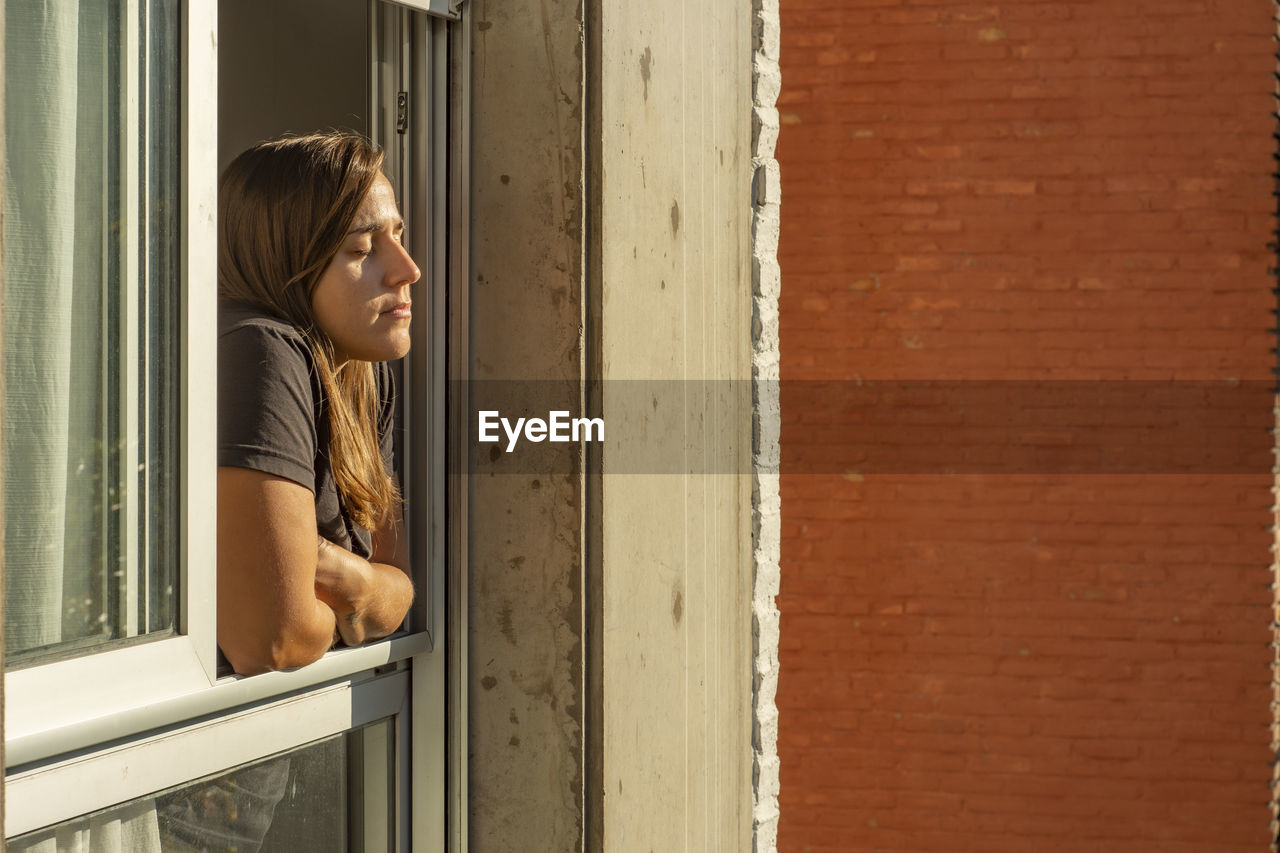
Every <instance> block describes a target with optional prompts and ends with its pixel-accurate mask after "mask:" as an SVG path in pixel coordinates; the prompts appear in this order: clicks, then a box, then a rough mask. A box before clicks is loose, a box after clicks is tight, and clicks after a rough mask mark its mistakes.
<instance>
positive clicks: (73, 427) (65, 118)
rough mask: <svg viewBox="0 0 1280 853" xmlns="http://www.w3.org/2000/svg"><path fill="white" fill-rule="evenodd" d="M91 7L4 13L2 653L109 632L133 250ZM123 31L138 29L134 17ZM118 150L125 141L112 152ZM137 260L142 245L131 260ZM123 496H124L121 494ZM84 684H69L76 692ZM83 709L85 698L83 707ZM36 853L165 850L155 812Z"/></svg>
mask: <svg viewBox="0 0 1280 853" xmlns="http://www.w3.org/2000/svg"><path fill="white" fill-rule="evenodd" d="M115 5H116V4H111V3H104V2H99V0H87V2H85V3H84V4H83V5H81V4H80V3H79V2H78V0H7V2H6V3H5V12H4V14H5V44H4V63H5V112H6V121H5V138H4V156H5V175H6V181H5V199H4V204H5V221H4V246H5V299H4V317H3V322H4V370H5V400H4V407H5V408H4V423H5V429H4V438H5V448H4V452H5V478H4V508H5V513H4V516H5V518H4V521H5V574H6V578H5V581H6V582H5V602H4V605H5V646H6V649H7V653H8V655H9V657H10V659H11V660H13V659H15V658H16V659H17V660H18V661H21V659H22V657H23V652H24V651H29V650H33V649H38V648H40V647H44V646H50V645H54V644H58V643H65V642H68V641H72V640H77V639H81V638H88V637H94V636H102V635H107V636H109V635H110V634H111V633H112V626H111V625H109V624H106V623H108V621H109V617H108V609H107V605H108V602H107V596H106V592H105V590H106V584H107V583H108V581H109V579H110V577H111V576H112V572H113V571H114V570H115V567H109V566H108V565H107V561H106V559H105V556H104V554H105V545H106V537H107V534H106V529H107V523H108V519H109V518H110V517H111V508H110V506H109V505H108V502H109V500H110V499H111V496H112V495H113V494H114V493H115V492H113V490H112V489H111V488H110V487H109V486H108V485H107V476H108V470H107V464H106V460H107V458H108V453H109V452H110V448H109V446H108V444H109V442H110V440H111V435H110V433H109V431H108V430H107V428H106V415H107V403H106V400H107V393H108V382H109V381H110V377H112V376H113V375H116V374H118V373H119V370H120V365H119V364H118V363H117V364H115V365H113V364H112V361H113V359H116V360H118V358H119V353H118V352H112V351H111V349H110V347H109V346H108V343H109V337H110V336H109V335H107V334H106V329H107V317H106V315H105V314H104V307H105V306H106V305H107V304H108V303H107V300H108V299H110V298H111V294H112V286H113V280H112V276H113V270H118V268H119V263H120V256H121V254H122V252H123V251H128V250H131V249H130V248H129V247H124V246H123V244H122V242H121V239H120V231H121V217H122V216H123V215H128V214H132V212H126V211H124V210H123V209H122V208H121V207H120V206H119V205H118V203H117V202H116V200H115V199H116V198H117V197H118V195H119V193H118V189H117V188H118V186H119V184H120V182H121V176H120V175H119V174H118V172H117V171H113V170H118V166H117V165H116V164H112V163H110V158H111V151H112V149H113V147H118V137H119V133H120V122H119V117H118V103H119V101H120V99H119V98H118V96H117V95H116V94H114V93H113V90H112V87H113V86H114V87H116V88H117V89H118V87H119V86H120V80H119V76H118V75H117V74H113V68H114V67H118V65H119V56H120V50H121V46H120V44H119V43H118V39H114V41H115V43H113V36H112V27H111V21H110V19H109V18H108V15H109V14H111V13H112V7H113V6H115ZM124 23H125V25H126V26H128V25H130V22H124ZM113 140H114V142H113ZM132 250H133V251H136V248H133V249H132ZM117 491H118V490H117ZM73 689H74V685H68V690H69V692H70V691H71V690H73ZM72 701H85V699H84V698H83V697H75V698H73V699H72ZM9 849H11V850H15V851H31V853H159V851H160V843H159V835H158V830H157V820H156V810H155V805H154V801H151V800H146V801H142V802H137V803H132V804H130V805H128V806H124V807H121V808H117V809H113V810H111V811H109V812H106V813H103V814H100V815H96V816H93V817H89V818H84V819H83V820H78V821H74V822H72V823H70V824H66V825H63V826H60V827H58V828H57V829H50V830H48V831H46V832H42V833H38V834H36V835H35V836H34V837H28V838H27V839H25V840H24V841H21V842H16V843H11V844H10V848H9Z"/></svg>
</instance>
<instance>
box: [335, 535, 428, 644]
mask: <svg viewBox="0 0 1280 853" xmlns="http://www.w3.org/2000/svg"><path fill="white" fill-rule="evenodd" d="M315 590H316V597H317V598H319V599H320V600H321V601H323V602H324V603H325V604H327V605H329V606H330V607H331V608H333V612H334V613H335V614H337V619H338V622H337V624H338V632H339V633H340V634H341V635H342V641H343V642H344V643H346V644H347V645H349V646H354V645H358V644H359V643H364V642H367V641H369V640H376V639H378V638H379V637H385V636H386V635H388V634H390V633H391V632H392V631H394V630H395V629H396V628H398V627H400V623H401V622H403V621H404V615H405V613H407V612H408V611H409V605H410V604H411V603H412V602H413V581H412V580H410V578H409V551H408V547H407V543H406V542H405V537H404V530H403V529H402V524H401V522H400V513H399V512H398V511H393V512H391V513H389V514H388V515H387V516H384V517H383V519H382V521H381V522H380V523H379V524H378V526H377V527H376V528H375V529H374V530H373V555H372V558H371V559H369V560H365V559H362V558H361V557H358V556H356V555H355V554H352V553H351V552H350V551H348V550H347V549H345V548H343V547H342V546H340V545H335V544H334V543H332V542H330V541H328V540H327V539H324V538H320V539H319V559H318V562H317V568H316V581H315Z"/></svg>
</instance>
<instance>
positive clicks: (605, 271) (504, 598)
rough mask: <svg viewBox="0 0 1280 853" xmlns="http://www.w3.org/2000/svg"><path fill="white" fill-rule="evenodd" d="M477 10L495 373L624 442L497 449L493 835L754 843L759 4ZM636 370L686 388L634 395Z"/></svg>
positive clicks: (498, 838) (514, 842)
mask: <svg viewBox="0 0 1280 853" xmlns="http://www.w3.org/2000/svg"><path fill="white" fill-rule="evenodd" d="M470 15H471V19H470V20H471V23H470V25H471V26H472V27H473V42H472V43H473V57H472V70H473V79H472V86H473V90H472V116H473V126H472V139H473V153H472V172H473V174H472V183H473V188H474V193H473V200H472V218H471V233H472V256H471V275H472V281H471V307H470V310H471V330H470V333H471V349H472V357H471V362H470V369H471V372H472V376H473V378H475V379H525V380H539V382H537V383H533V382H525V383H524V384H523V385H520V386H518V387H517V390H516V391H515V392H514V393H515V394H516V395H517V396H519V395H520V394H524V395H526V396H525V397H524V403H526V404H527V405H528V406H530V407H533V408H536V407H537V406H538V405H539V404H540V403H541V402H545V398H544V397H541V396H540V394H541V392H542V391H544V390H547V389H549V388H550V387H551V385H550V383H551V382H555V383H558V384H557V385H556V391H557V393H560V392H563V393H564V394H566V395H567V398H568V399H569V400H570V401H571V402H572V401H575V400H582V401H583V403H584V405H585V406H586V408H587V409H589V410H591V412H592V413H594V414H601V415H603V417H604V418H605V421H606V424H607V433H606V439H607V440H606V443H605V444H604V445H603V446H591V447H589V448H581V447H574V446H570V449H568V450H566V451H564V452H563V453H559V452H558V451H553V452H550V453H549V454H548V455H546V456H539V457H538V459H537V461H536V462H525V461H522V460H521V458H519V457H518V456H517V455H514V454H513V455H512V456H511V457H507V456H498V455H495V456H493V457H490V456H489V448H488V447H486V446H480V447H483V450H478V451H476V453H475V456H474V458H473V470H474V471H476V472H477V473H476V474H475V475H474V476H472V477H471V484H470V489H471V499H470V504H469V512H470V522H471V535H470V540H469V546H470V549H471V560H470V583H469V593H470V605H469V613H468V616H469V619H470V629H469V643H470V649H469V652H470V675H469V677H470V682H469V685H468V689H469V691H470V712H469V724H470V732H469V739H470V765H469V778H470V813H469V822H470V842H471V846H472V849H473V850H474V851H478V853H484V851H503V853H505V851H510V850H548V851H560V850H578V849H587V850H592V851H596V850H608V851H630V850H637V851H647V850H650V849H653V850H684V849H688V850H726V851H735V853H736V851H741V850H745V849H748V848H749V846H750V843H751V841H750V835H751V805H752V803H751V727H750V721H751V698H752V694H751V687H752V681H751V673H752V665H751V633H750V631H751V627H750V626H751V589H752V587H751V582H752V551H751V535H750V520H751V480H750V462H751V456H750V453H751V447H750V442H751V411H752V404H751V386H750V378H751V372H750V369H751V362H750V355H751V349H750V344H751V332H750V329H751V325H750V324H751V279H750V264H749V260H750V256H749V248H748V247H749V239H750V218H751V212H752V207H751V195H750V178H751V150H750V142H751V123H750V121H751V86H750V80H751V77H750V73H751V65H750V63H751V30H750V24H751V22H750V15H751V8H750V6H749V5H744V4H740V3H734V2H729V1H728V0H715V2H711V3H705V4H702V5H700V6H698V7H692V6H689V5H688V4H683V3H678V2H674V0H664V2H662V3H657V4H650V5H648V6H646V7H644V8H640V7H637V6H636V5H635V4H628V3H623V2H617V0H608V2H604V1H603V0H596V2H592V3H589V4H588V5H587V6H586V7H584V6H583V5H582V4H581V3H578V2H568V1H567V0H564V1H562V0H552V1H551V2H537V3H535V2H532V0H506V2H496V0H474V2H473V4H472V7H471V11H470ZM602 379H603V380H605V381H604V382H603V383H599V382H596V381H595V380H602ZM627 379H631V380H645V381H648V380H664V382H663V383H662V384H661V385H660V386H655V387H656V388H657V390H656V391H654V393H653V394H652V396H651V397H650V396H645V397H644V398H643V404H644V405H643V407H637V406H635V405H633V402H634V401H635V400H637V399H639V398H638V397H637V396H636V395H635V393H633V392H634V391H635V389H636V388H637V387H639V386H638V385H636V384H627V383H625V382H624V381H623V380H627ZM588 380H590V381H588ZM686 380H699V381H698V382H696V383H695V382H691V381H686ZM646 393H647V392H646ZM520 414H527V412H520ZM473 447H476V445H473ZM561 447H563V445H562V446H561ZM546 448H547V446H546V445H543V446H541V450H540V451H539V452H540V453H541V452H543V451H545V449H546ZM638 448H639V450H637V449H638ZM647 451H653V452H647ZM518 453H519V451H517V454H518ZM524 458H525V459H528V458H530V457H524ZM673 459H674V460H676V461H675V462H674V463H672V462H671V460H673ZM495 466H497V468H499V469H501V471H503V472H504V473H497V472H496V470H497V469H495ZM659 469H661V470H659Z"/></svg>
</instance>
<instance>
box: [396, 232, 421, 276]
mask: <svg viewBox="0 0 1280 853" xmlns="http://www.w3.org/2000/svg"><path fill="white" fill-rule="evenodd" d="M391 243H392V246H393V247H394V249H393V251H394V252H395V254H394V256H393V258H392V262H391V264H390V267H389V269H388V272H389V281H388V284H389V286H391V287H403V286H404V285H409V284H413V283H414V282H416V281H417V280H418V279H420V278H422V270H420V269H418V265H417V264H415V263H414V262H413V257H412V256H411V255H410V254H409V250H408V249H407V248H405V246H404V245H403V244H402V243H400V242H399V241H398V240H393V241H391Z"/></svg>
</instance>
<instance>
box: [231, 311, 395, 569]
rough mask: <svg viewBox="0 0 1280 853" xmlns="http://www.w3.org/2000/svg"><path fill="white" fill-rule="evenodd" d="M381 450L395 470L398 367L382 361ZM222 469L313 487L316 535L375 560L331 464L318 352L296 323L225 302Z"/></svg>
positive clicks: (377, 372)
mask: <svg viewBox="0 0 1280 853" xmlns="http://www.w3.org/2000/svg"><path fill="white" fill-rule="evenodd" d="M373 368H374V377H375V378H376V380H377V393H378V446H379V449H380V450H381V452H382V461H383V464H384V465H385V466H386V470H387V471H388V472H390V471H394V470H395V469H394V467H393V460H392V445H393V440H392V434H391V426H392V421H393V416H394V409H395V386H394V382H393V380H392V376H391V369H390V368H389V367H388V366H387V365H386V364H385V363H375V364H374V365H373ZM218 465H219V466H225V467H231V468H251V469H253V470H254V471H262V472H263V473H266V474H274V475H276V476H278V477H284V478H286V479H288V480H292V481H294V482H295V483H299V484H301V485H303V486H306V487H307V488H308V489H311V491H312V492H314V493H315V497H316V529H317V531H318V532H319V533H320V535H321V536H323V537H324V538H326V539H328V540H329V541H330V542H333V543H335V544H338V545H341V546H342V547H344V548H346V549H347V550H349V551H351V552H352V553H354V554H356V555H358V556H361V557H364V558H365V559H368V558H369V557H370V556H371V555H372V553H373V546H372V537H371V536H370V534H369V531H367V530H365V529H364V528H363V527H359V526H357V525H356V524H355V523H354V522H353V521H352V520H351V519H350V517H349V516H348V514H347V512H346V508H345V506H344V504H343V501H342V496H341V495H340V494H339V493H338V488H337V484H336V483H335V482H334V480H333V469H332V468H331V467H330V465H329V413H328V406H327V404H326V402H325V399H324V393H323V391H322V390H321V387H320V377H319V375H318V374H317V372H316V370H315V363H314V360H313V359H312V357H311V350H310V348H309V347H308V346H307V342H306V340H305V339H304V338H303V337H302V334H301V332H299V331H298V329H297V328H296V327H295V326H294V325H293V324H291V323H288V322H286V321H284V320H280V319H277V318H275V317H272V316H270V315H269V314H265V313H263V312H262V311H260V310H258V309H257V308H254V307H253V306H250V305H245V304H244V303H241V302H234V301H232V300H229V299H219V300H218Z"/></svg>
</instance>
